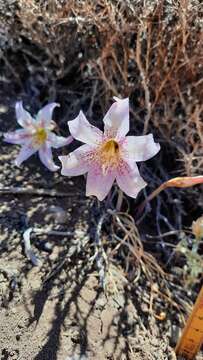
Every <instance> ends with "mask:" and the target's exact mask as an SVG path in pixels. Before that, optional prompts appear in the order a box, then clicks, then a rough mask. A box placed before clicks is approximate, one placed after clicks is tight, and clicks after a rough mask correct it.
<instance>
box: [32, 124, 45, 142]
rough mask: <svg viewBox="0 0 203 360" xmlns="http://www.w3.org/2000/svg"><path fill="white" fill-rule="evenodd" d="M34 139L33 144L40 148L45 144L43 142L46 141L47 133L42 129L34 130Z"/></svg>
mask: <svg viewBox="0 0 203 360" xmlns="http://www.w3.org/2000/svg"><path fill="white" fill-rule="evenodd" d="M34 138H35V144H36V145H37V146H41V145H42V144H44V143H45V141H46V140H47V133H46V130H45V129H44V128H41V127H40V128H38V129H37V130H36V133H35V135H34Z"/></svg>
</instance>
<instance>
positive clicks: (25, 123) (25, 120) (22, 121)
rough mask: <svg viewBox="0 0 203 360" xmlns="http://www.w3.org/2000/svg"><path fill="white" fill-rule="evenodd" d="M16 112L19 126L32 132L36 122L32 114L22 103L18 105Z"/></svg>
mask: <svg viewBox="0 0 203 360" xmlns="http://www.w3.org/2000/svg"><path fill="white" fill-rule="evenodd" d="M15 110H16V118H17V122H18V124H19V125H20V126H22V127H24V128H25V129H28V130H32V129H33V127H34V124H35V120H34V119H33V118H32V116H31V115H30V113H29V112H28V111H26V110H25V109H24V108H23V103H22V101H19V102H17V103H16V106H15Z"/></svg>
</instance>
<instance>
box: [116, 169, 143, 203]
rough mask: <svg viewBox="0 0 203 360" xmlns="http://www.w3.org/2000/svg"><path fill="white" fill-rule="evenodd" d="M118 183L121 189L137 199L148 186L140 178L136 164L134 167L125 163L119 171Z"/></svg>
mask: <svg viewBox="0 0 203 360" xmlns="http://www.w3.org/2000/svg"><path fill="white" fill-rule="evenodd" d="M116 181H117V184H118V186H119V187H120V189H121V190H122V191H123V192H124V193H126V194H127V195H128V196H131V197H132V198H136V197H137V195H138V193H139V192H140V190H142V189H143V188H144V187H145V186H146V185H147V183H146V182H145V181H144V180H143V179H142V177H141V176H140V174H139V170H138V167H137V165H136V163H134V164H133V165H132V164H128V163H127V162H123V163H122V164H121V165H120V166H119V168H118V169H117V174H116Z"/></svg>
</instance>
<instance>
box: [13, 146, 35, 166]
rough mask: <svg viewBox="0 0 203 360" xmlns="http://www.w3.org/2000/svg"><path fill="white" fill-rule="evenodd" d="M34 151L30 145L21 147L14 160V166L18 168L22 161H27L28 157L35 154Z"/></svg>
mask: <svg viewBox="0 0 203 360" xmlns="http://www.w3.org/2000/svg"><path fill="white" fill-rule="evenodd" d="M36 151H37V150H36V149H35V148H33V147H32V146H31V145H27V144H25V145H23V146H22V148H21V149H20V152H19V154H18V156H17V158H16V160H15V164H16V165H17V166H20V165H21V164H22V163H23V161H25V160H27V159H28V158H29V157H30V156H32V155H33V154H34V153H36Z"/></svg>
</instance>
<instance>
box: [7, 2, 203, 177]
mask: <svg viewBox="0 0 203 360" xmlns="http://www.w3.org/2000/svg"><path fill="white" fill-rule="evenodd" d="M11 3H12V4H11ZM0 4H1V3H0ZM1 6H3V5H1ZM1 6H0V12H1V13H2V15H1V19H2V23H3V25H2V28H4V29H5V27H6V34H7V36H8V38H9V39H8V42H7V43H6V46H5V42H4V43H3V45H2V46H1V47H2V50H1V52H2V53H3V59H4V65H5V66H6V69H5V68H4V74H5V73H6V76H9V74H10V75H11V73H12V76H13V74H14V73H18V76H19V77H20V80H21V83H20V86H21V87H22V82H23V80H24V79H25V77H27V79H28V78H29V77H30V78H31V80H30V82H32V85H31V84H29V86H30V87H31V86H32V87H34V86H35V87H38V88H39V87H40V89H38V91H36V93H37V96H38V97H40V96H41V98H40V100H42V101H46V100H47V99H50V97H51V98H53V97H56V96H57V97H61V101H62V103H64V104H65V105H67V107H68V108H69V110H68V114H67V115H69V116H71V115H73V112H74V111H77V109H78V108H79V107H81V106H83V107H88V111H89V114H90V115H91V114H92V109H93V108H94V110H95V109H96V111H98V113H99V114H101V109H102V111H104V109H106V108H107V107H108V106H109V99H110V97H111V96H112V95H120V96H122V97H124V96H130V97H131V105H132V113H133V118H134V127H135V129H137V130H139V132H140V131H142V130H143V132H144V133H146V132H148V131H149V130H150V129H152V128H156V129H157V133H158V134H159V137H161V138H164V141H166V143H167V144H168V145H169V146H170V151H172V153H173V154H175V156H176V157H177V158H178V159H179V160H180V161H181V166H179V165H178V166H177V168H178V169H179V170H180V172H181V173H182V174H183V173H184V174H187V175H193V174H200V173H202V171H203V156H202V155H203V150H202V149H203V148H202V142H203V135H202V133H203V125H202V113H203V112H202V105H201V99H202V95H203V85H202V84H203V82H202V81H203V78H202V70H203V62H202V59H203V53H202V49H203V47H202V34H201V2H200V1H198V0H194V1H188V0H179V1H174V2H171V1H167V0H153V1H152V0H149V1H138V2H135V1H133V0H128V1H113V0H100V1H92V0H82V1H77V0H70V1H65V0H49V1H48V0H47V1H35V0H16V1H12V2H9V1H8V3H7V5H5V4H4V6H3V8H1ZM5 7H6V8H7V9H9V11H8V12H9V14H11V13H12V12H13V13H12V16H10V17H9V16H8V17H6V16H3V13H4V14H6V13H7V12H6V11H5ZM9 24H10V25H9ZM9 26H10V28H9ZM0 34H1V32H0ZM4 34H5V33H4ZM4 36H5V35H4ZM0 37H1V40H2V35H0ZM1 43H2V41H1ZM9 44H10V50H14V51H16V52H17V54H18V59H19V57H20V58H21V59H22V63H21V64H19V60H18V61H17V63H15V58H14V57H13V55H12V56H11V55H10V58H8V53H7V52H8V47H9ZM5 57H6V61H5ZM22 65H23V66H22ZM12 68H14V69H15V70H14V71H13V72H12V70H11V69H12ZM36 73H37V75H36ZM39 74H40V76H39ZM18 76H16V80H17V77H18ZM36 77H37V80H36V79H35V80H34V79H33V78H36ZM18 80H19V79H18ZM27 81H28V80H27ZM18 82H19V81H18ZM35 82H36V83H35ZM39 84H40V85H39ZM42 87H43V95H42V91H41V88H42ZM22 90H23V91H25V88H24V89H21V91H22ZM26 91H27V89H26ZM40 91H41V94H40V95H39V93H40ZM67 92H68V95H69V99H67V98H65V96H64V94H65V95H66V94H67ZM98 95H99V96H98ZM42 97H43V99H42ZM73 102H74V110H73V105H72V106H71V104H73ZM107 104H108V105H107Z"/></svg>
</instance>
